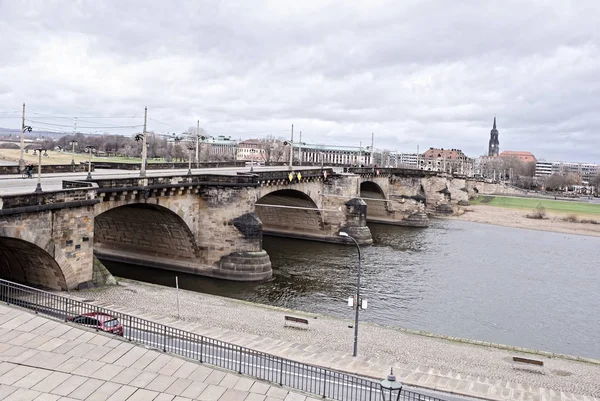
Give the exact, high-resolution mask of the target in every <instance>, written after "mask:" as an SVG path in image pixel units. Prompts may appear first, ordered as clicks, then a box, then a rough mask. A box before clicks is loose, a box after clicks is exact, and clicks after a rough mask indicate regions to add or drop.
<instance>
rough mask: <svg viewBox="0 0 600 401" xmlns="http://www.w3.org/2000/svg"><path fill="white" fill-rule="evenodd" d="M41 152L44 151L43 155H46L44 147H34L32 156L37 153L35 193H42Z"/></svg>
mask: <svg viewBox="0 0 600 401" xmlns="http://www.w3.org/2000/svg"><path fill="white" fill-rule="evenodd" d="M42 151H44V154H45V155H47V154H48V153H46V148H44V147H36V148H34V149H33V155H34V156H35V153H36V152H37V153H38V179H37V185H36V186H35V192H42Z"/></svg>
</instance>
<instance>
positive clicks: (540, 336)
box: [105, 220, 600, 359]
mask: <svg viewBox="0 0 600 401" xmlns="http://www.w3.org/2000/svg"><path fill="white" fill-rule="evenodd" d="M370 227H371V231H372V234H373V239H374V241H375V245H373V246H370V247H362V248H361V251H362V253H363V259H362V260H363V263H362V271H363V277H362V283H361V284H362V285H361V292H362V294H364V298H365V299H367V300H368V309H367V310H363V311H361V314H360V319H361V321H363V320H364V321H369V322H374V323H379V324H382V325H386V326H396V327H405V328H410V329H416V330H425V331H429V332H433V333H438V334H445V335H451V336H457V337H463V338H471V339H477V340H483V341H491V342H495V343H501V344H509V345H515V346H520V347H526V348H534V349H540V350H546V351H554V352H559V353H566V354H572V355H578V356H586V357H591V358H598V359H600V268H599V267H598V260H599V258H600V238H598V237H587V236H578V235H569V234H560V233H551V232H543V231H532V230H524V229H518V228H509V227H500V226H492V225H484V224H477V223H469V222H464V221H457V220H435V221H434V222H433V224H432V226H431V227H430V228H427V229H410V228H403V227H394V226H385V225H370ZM263 246H264V249H265V250H266V251H267V252H268V253H269V255H270V256H271V261H272V263H273V268H274V279H273V280H272V281H269V282H265V283H235V282H227V281H221V280H214V279H209V278H203V277H198V276H192V275H185V274H178V276H179V285H180V286H181V288H185V289H188V290H194V291H199V292H204V293H209V294H215V295H221V296H226V297H231V298H237V299H243V300H246V301H251V302H257V303H263V304H268V305H275V306H281V307H286V308H291V309H297V310H303V311H308V312H313V313H319V314H326V315H333V316H338V317H342V318H348V319H352V318H353V311H352V309H351V308H350V307H348V306H347V299H348V297H349V296H352V295H353V294H354V293H355V292H356V273H357V267H358V263H357V262H358V256H357V251H356V247H355V246H341V245H332V244H326V243H319V242H310V241H301V240H291V239H283V238H274V237H268V238H265V240H264V245H263ZM105 264H106V266H107V267H108V268H109V270H111V272H113V274H115V275H117V276H120V277H127V278H132V279H137V280H144V281H150V282H154V283H158V284H163V285H169V286H174V275H175V273H173V272H168V271H162V270H155V269H150V270H149V269H147V268H143V267H135V266H131V265H124V264H116V263H111V262H105Z"/></svg>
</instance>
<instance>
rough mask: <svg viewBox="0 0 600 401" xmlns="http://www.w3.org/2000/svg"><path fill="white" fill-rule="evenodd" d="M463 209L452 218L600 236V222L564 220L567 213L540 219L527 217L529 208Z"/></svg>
mask: <svg viewBox="0 0 600 401" xmlns="http://www.w3.org/2000/svg"><path fill="white" fill-rule="evenodd" d="M461 210H463V211H464V212H465V213H464V214H462V215H460V216H454V217H451V218H453V219H458V220H465V221H472V222H475V223H484V224H493V225H498V226H505V227H517V228H525V229H529V230H540V231H553V232H559V233H565V234H579V235H591V236H595V237H600V224H591V223H579V222H568V221H564V220H563V219H564V218H565V217H566V216H567V215H565V214H557V213H550V212H549V213H547V216H548V218H547V219H543V220H538V219H530V218H527V217H526V215H527V214H529V213H531V212H532V211H531V210H527V209H509V208H502V207H497V206H487V205H473V206H465V207H461ZM569 215H572V213H569ZM577 217H578V219H579V220H581V219H595V220H598V221H600V218H598V217H596V216H591V217H590V216H588V215H577Z"/></svg>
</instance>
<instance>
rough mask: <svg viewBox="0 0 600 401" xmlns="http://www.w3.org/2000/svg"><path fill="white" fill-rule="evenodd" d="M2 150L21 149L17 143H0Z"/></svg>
mask: <svg viewBox="0 0 600 401" xmlns="http://www.w3.org/2000/svg"><path fill="white" fill-rule="evenodd" d="M0 149H21V147H20V146H19V145H17V144H16V143H0Z"/></svg>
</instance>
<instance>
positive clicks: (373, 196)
mask: <svg viewBox="0 0 600 401" xmlns="http://www.w3.org/2000/svg"><path fill="white" fill-rule="evenodd" d="M360 197H361V198H362V199H363V200H364V201H365V203H366V204H367V218H369V217H387V216H388V202H386V201H385V200H386V199H387V197H386V196H385V192H384V191H383V189H381V187H380V186H379V184H377V183H376V182H373V181H363V182H361V183H360ZM380 199H381V200H380Z"/></svg>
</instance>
